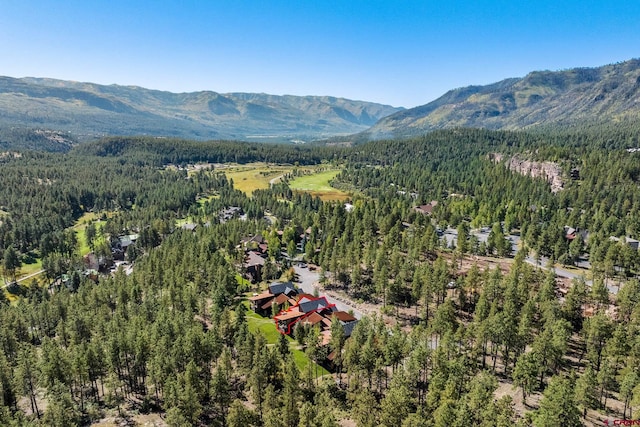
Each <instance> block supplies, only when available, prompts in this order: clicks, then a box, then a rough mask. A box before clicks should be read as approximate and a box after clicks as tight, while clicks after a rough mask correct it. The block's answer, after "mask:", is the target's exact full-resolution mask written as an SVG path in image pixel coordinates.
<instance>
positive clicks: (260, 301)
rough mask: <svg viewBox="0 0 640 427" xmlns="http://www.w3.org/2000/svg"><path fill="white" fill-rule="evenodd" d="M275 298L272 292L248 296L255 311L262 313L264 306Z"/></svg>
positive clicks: (250, 305)
mask: <svg viewBox="0 0 640 427" xmlns="http://www.w3.org/2000/svg"><path fill="white" fill-rule="evenodd" d="M273 298H274V295H273V294H272V293H270V292H263V293H261V294H254V295H253V296H251V297H249V298H248V300H249V307H251V310H253V311H254V312H255V313H258V314H262V306H263V305H265V304H271V301H272V300H273Z"/></svg>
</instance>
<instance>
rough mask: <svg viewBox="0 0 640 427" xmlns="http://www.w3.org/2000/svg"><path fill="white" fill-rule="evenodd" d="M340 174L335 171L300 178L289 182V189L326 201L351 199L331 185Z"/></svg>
mask: <svg viewBox="0 0 640 427" xmlns="http://www.w3.org/2000/svg"><path fill="white" fill-rule="evenodd" d="M339 173H340V171H339V170H337V169H334V170H328V171H323V172H318V173H314V174H311V175H304V176H300V177H297V178H296V179H294V180H292V181H291V182H289V187H291V189H292V190H297V191H304V192H307V193H310V194H311V195H313V196H318V197H320V198H321V199H322V200H325V201H329V200H346V199H348V198H349V194H347V193H345V192H344V191H341V190H338V189H336V188H333V187H332V186H331V185H329V182H330V181H331V180H332V179H333V178H335V177H336V175H338V174H339Z"/></svg>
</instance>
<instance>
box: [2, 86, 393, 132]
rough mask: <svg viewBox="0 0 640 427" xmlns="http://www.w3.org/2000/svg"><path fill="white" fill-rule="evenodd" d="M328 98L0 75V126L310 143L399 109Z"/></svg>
mask: <svg viewBox="0 0 640 427" xmlns="http://www.w3.org/2000/svg"><path fill="white" fill-rule="evenodd" d="M400 110H401V109H400V108H394V107H391V106H389V105H381V104H376V103H372V102H362V101H352V100H348V99H344V98H335V97H330V96H289V95H285V96H276V95H267V94H257V93H227V94H221V93H216V92H211V91H202V92H193V93H172V92H165V91H159V90H150V89H145V88H142V87H135V86H119V85H99V84H93V83H80V82H72V81H64V80H55V79H46V78H31V77H27V78H21V79H16V78H11V77H0V125H5V126H6V125H11V126H16V125H19V126H25V127H38V128H46V129H54V130H57V131H67V132H70V133H71V134H72V135H74V136H75V137H76V138H77V139H79V140H88V139H94V138H96V137H100V136H104V135H153V136H171V137H182V138H190V139H241V140H249V141H267V142H271V141H273V142H283V141H298V140H301V141H310V140H317V139H323V138H328V137H332V136H335V135H345V134H353V133H357V132H360V131H363V130H365V129H367V128H369V127H370V126H371V125H373V124H375V123H376V122H377V121H378V120H379V119H381V118H382V117H385V116H388V115H389V114H392V113H395V112H397V111H400Z"/></svg>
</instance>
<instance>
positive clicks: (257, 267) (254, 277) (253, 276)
mask: <svg viewBox="0 0 640 427" xmlns="http://www.w3.org/2000/svg"><path fill="white" fill-rule="evenodd" d="M266 262H267V260H266V259H265V258H264V256H262V254H260V253H258V252H256V251H249V252H247V253H246V255H245V260H244V265H243V267H244V271H245V277H246V278H247V279H249V280H250V281H251V283H256V282H259V281H260V280H262V269H263V268H264V265H265V263H266Z"/></svg>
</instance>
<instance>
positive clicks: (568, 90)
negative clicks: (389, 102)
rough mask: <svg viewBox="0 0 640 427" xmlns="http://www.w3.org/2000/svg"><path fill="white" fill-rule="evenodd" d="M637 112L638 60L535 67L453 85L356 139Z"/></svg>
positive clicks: (567, 122) (570, 122)
mask: <svg viewBox="0 0 640 427" xmlns="http://www.w3.org/2000/svg"><path fill="white" fill-rule="evenodd" d="M638 118H640V60H638V59H633V60H629V61H626V62H622V63H618V64H613V65H606V66H602V67H598V68H575V69H570V70H564V71H555V72H552V71H535V72H532V73H530V74H528V75H527V76H525V77H523V78H510V79H506V80H502V81H500V82H497V83H493V84H490V85H486V86H468V87H464V88H459V89H454V90H451V91H449V92H447V93H445V94H444V95H443V96H441V97H440V98H438V99H436V100H435V101H433V102H430V103H428V104H425V105H422V106H419V107H415V108H411V109H408V110H404V111H400V112H397V113H395V114H392V115H390V116H389V117H385V118H383V119H382V120H380V121H379V122H378V123H376V124H375V125H374V126H373V127H372V128H371V129H369V130H367V131H366V132H364V133H362V134H361V135H359V137H360V139H382V138H393V137H406V136H413V135H419V134H423V133H425V132H429V131H432V130H435V129H446V128H458V127H469V128H486V129H505V130H516V129H524V128H533V127H547V128H548V127H560V128H571V127H575V126H580V127H583V126H585V125H590V124H598V125H599V124H603V123H612V122H614V123H615V122H623V121H624V122H629V121H633V120H635V119H638Z"/></svg>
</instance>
